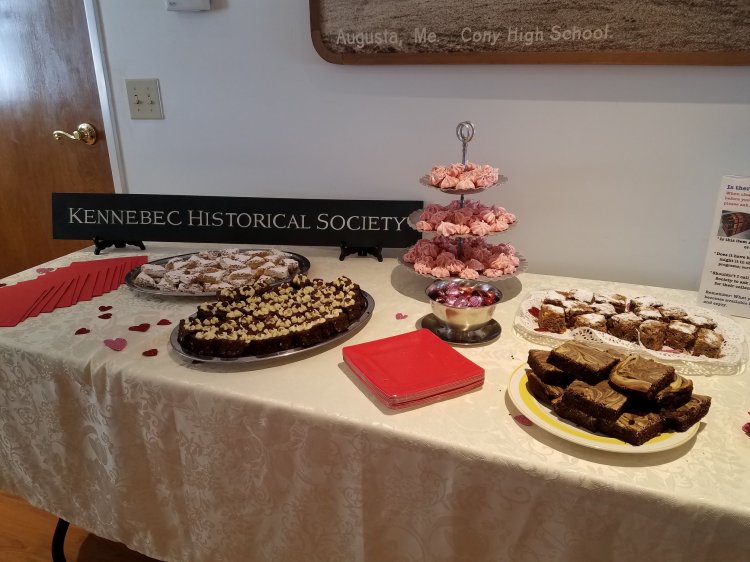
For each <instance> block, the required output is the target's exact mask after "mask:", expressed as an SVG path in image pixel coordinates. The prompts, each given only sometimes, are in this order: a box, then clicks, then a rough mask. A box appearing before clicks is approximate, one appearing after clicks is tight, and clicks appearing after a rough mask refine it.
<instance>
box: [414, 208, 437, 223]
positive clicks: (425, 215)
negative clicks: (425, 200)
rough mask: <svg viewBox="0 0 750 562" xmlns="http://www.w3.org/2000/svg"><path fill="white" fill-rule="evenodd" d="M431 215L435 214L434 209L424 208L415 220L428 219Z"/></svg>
mask: <svg viewBox="0 0 750 562" xmlns="http://www.w3.org/2000/svg"><path fill="white" fill-rule="evenodd" d="M433 216H435V211H428V210H427V209H425V210H424V211H422V214H420V215H419V218H418V219H417V220H420V221H429V220H430V219H431V218H432V217H433Z"/></svg>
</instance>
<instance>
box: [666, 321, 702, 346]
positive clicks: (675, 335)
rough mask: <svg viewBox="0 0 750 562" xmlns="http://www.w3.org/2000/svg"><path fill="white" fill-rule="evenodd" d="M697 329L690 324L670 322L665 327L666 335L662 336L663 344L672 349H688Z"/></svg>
mask: <svg viewBox="0 0 750 562" xmlns="http://www.w3.org/2000/svg"><path fill="white" fill-rule="evenodd" d="M697 333H698V328H696V327H695V326H693V325H692V324H687V323H686V322H681V321H680V320H672V321H671V322H670V323H669V325H667V333H666V335H665V336H664V344H665V345H668V346H669V347H671V348H673V349H688V348H689V347H690V346H692V345H693V342H694V341H695V336H696V335H697Z"/></svg>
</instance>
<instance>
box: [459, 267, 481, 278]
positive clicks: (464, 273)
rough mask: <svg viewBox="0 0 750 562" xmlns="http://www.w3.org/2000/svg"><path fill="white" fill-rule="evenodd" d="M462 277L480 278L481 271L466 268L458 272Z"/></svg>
mask: <svg viewBox="0 0 750 562" xmlns="http://www.w3.org/2000/svg"><path fill="white" fill-rule="evenodd" d="M458 276H459V277H460V278H461V279H479V272H478V271H476V270H475V269H470V268H468V267H467V268H466V269H464V270H463V271H462V272H461V273H459V274H458Z"/></svg>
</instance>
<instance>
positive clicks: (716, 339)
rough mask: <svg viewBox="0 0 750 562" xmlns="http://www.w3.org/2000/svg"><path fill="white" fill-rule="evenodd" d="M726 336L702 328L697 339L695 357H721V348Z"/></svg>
mask: <svg viewBox="0 0 750 562" xmlns="http://www.w3.org/2000/svg"><path fill="white" fill-rule="evenodd" d="M723 343H724V336H722V335H721V334H719V333H718V332H714V331H713V330H709V329H707V328H701V329H699V330H698V335H697V336H696V338H695V344H694V345H693V355H704V356H705V357H712V358H714V359H715V358H717V357H720V356H721V346H722V344H723Z"/></svg>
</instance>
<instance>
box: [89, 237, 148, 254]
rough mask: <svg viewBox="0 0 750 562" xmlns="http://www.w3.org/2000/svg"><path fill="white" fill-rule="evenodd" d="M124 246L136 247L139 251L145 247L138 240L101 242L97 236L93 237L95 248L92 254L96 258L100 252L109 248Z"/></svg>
mask: <svg viewBox="0 0 750 562" xmlns="http://www.w3.org/2000/svg"><path fill="white" fill-rule="evenodd" d="M126 244H128V245H130V246H137V247H138V248H140V249H141V250H145V249H146V246H144V245H143V242H140V241H138V240H102V239H101V238H99V237H98V236H94V245H95V246H96V248H95V249H94V254H95V255H97V256H98V255H99V254H100V253H101V251H102V250H106V249H107V248H109V247H110V246H114V247H115V248H124V247H125V245H126Z"/></svg>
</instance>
